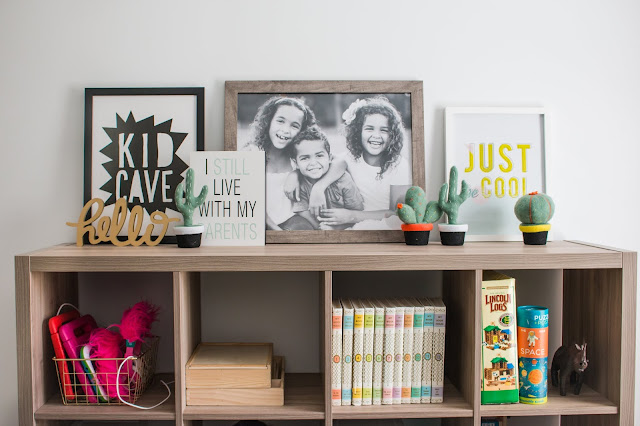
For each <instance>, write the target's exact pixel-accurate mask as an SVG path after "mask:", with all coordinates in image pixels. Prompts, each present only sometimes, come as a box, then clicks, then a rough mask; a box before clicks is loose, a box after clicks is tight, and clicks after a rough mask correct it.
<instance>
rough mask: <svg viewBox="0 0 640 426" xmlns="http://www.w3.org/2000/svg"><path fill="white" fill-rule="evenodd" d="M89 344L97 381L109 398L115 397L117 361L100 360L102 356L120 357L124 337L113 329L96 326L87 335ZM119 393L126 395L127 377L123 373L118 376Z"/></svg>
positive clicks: (116, 394) (122, 352)
mask: <svg viewBox="0 0 640 426" xmlns="http://www.w3.org/2000/svg"><path fill="white" fill-rule="evenodd" d="M89 345H90V346H91V358H97V360H95V361H93V365H94V367H95V370H96V374H97V376H98V382H99V383H100V384H101V385H102V386H103V387H104V388H105V389H106V392H107V395H108V396H109V397H110V398H117V396H118V393H117V389H116V376H117V372H118V361H116V360H101V359H104V358H122V357H123V354H124V339H123V338H122V336H121V335H120V333H117V332H115V331H111V330H108V329H106V328H97V329H95V330H93V331H92V332H91V336H90V337H89ZM119 385H120V395H123V396H125V395H128V393H129V392H128V389H127V387H126V385H127V377H126V375H124V374H121V375H120V378H119Z"/></svg>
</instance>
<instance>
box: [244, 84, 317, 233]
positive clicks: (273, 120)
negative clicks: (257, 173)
mask: <svg viewBox="0 0 640 426" xmlns="http://www.w3.org/2000/svg"><path fill="white" fill-rule="evenodd" d="M315 124H316V117H315V114H314V113H313V111H312V110H311V108H309V107H308V106H307V105H306V104H305V103H304V100H302V99H298V98H290V97H282V96H274V97H271V98H269V99H267V101H266V102H265V103H264V104H262V106H260V108H259V109H258V112H257V114H256V116H255V118H254V120H253V123H252V124H251V137H250V139H249V142H248V143H247V144H246V145H245V146H244V147H242V148H241V150H243V151H255V150H258V151H264V152H265V157H266V176H265V179H266V186H267V191H266V198H267V199H266V202H267V203H266V204H267V205H266V222H267V229H273V230H280V229H281V228H280V226H279V224H281V223H283V222H285V221H286V220H287V219H289V218H290V217H291V216H293V204H292V203H291V200H289V199H288V198H287V197H286V195H285V193H284V183H285V180H286V178H287V176H288V175H289V173H290V172H291V171H292V170H293V167H292V165H291V161H290V159H289V154H288V150H287V149H286V148H287V146H288V145H289V144H290V143H291V141H292V140H293V138H294V137H295V136H296V135H297V134H298V133H299V132H301V131H302V130H306V129H307V128H308V127H310V126H313V125H315Z"/></svg>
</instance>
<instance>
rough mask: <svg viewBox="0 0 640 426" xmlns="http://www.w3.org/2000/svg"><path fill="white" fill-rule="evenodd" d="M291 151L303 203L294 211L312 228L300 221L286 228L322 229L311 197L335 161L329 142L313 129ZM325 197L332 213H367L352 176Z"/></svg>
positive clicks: (295, 205)
mask: <svg viewBox="0 0 640 426" xmlns="http://www.w3.org/2000/svg"><path fill="white" fill-rule="evenodd" d="M288 149H289V155H290V157H291V159H292V160H293V161H294V162H295V164H296V168H297V169H298V173H299V175H300V176H299V178H300V179H299V181H300V201H296V202H294V203H293V211H294V212H295V213H296V215H297V216H299V217H302V218H304V219H306V220H307V222H309V224H310V225H311V226H312V228H307V227H306V226H305V224H303V223H301V221H300V220H297V221H295V222H297V223H296V224H295V225H294V224H292V225H293V226H291V227H285V228H288V229H289V230H301V229H320V222H319V221H318V219H317V218H316V217H315V216H314V215H313V214H311V212H310V211H309V195H310V194H311V188H313V185H314V184H315V183H316V182H317V181H318V180H319V179H320V178H321V177H322V176H324V175H325V174H326V173H327V171H328V170H329V166H330V164H331V160H332V157H331V147H330V145H329V140H328V139H327V137H326V136H325V134H324V133H322V131H321V130H320V129H319V128H317V127H309V128H308V129H306V130H304V131H302V132H300V133H298V134H297V135H296V137H295V139H294V140H293V141H292V142H291V144H290V146H289V147H288ZM324 195H325V197H326V202H327V208H329V209H347V210H364V200H363V198H362V195H361V194H360V191H359V190H358V187H357V186H356V184H355V182H354V181H353V179H352V178H351V175H350V174H349V173H348V172H345V173H344V174H343V175H342V176H341V177H340V179H338V180H336V181H335V182H333V183H332V184H331V185H329V187H328V188H327V189H326V190H325V192H324ZM292 222H293V221H292ZM301 225H302V226H301ZM352 225H353V224H346V225H341V226H332V227H330V229H345V228H348V227H350V226H352ZM323 228H324V227H323Z"/></svg>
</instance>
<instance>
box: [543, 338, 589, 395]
mask: <svg viewBox="0 0 640 426" xmlns="http://www.w3.org/2000/svg"><path fill="white" fill-rule="evenodd" d="M588 365H589V360H588V359H587V344H586V343H583V344H582V346H580V345H578V344H577V343H576V344H574V345H569V346H560V347H559V348H558V350H557V351H556V353H555V354H554V355H553V362H552V363H551V384H553V386H558V382H559V385H560V395H562V396H566V395H567V385H568V384H570V383H575V385H576V386H575V388H574V389H573V393H574V394H576V395H579V394H580V389H581V388H582V382H583V381H584V370H585V369H586V368H587V366H588Z"/></svg>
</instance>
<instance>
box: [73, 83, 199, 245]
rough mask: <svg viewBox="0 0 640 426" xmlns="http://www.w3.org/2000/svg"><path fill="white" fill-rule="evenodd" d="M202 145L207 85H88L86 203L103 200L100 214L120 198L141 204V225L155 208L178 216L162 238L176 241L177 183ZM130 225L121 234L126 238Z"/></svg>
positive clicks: (86, 99)
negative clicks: (192, 155) (96, 86)
mask: <svg viewBox="0 0 640 426" xmlns="http://www.w3.org/2000/svg"><path fill="white" fill-rule="evenodd" d="M202 150H204V88H201V87H187V88H122V89H120V88H88V89H85V154H84V202H85V203H87V202H88V201H89V200H91V199H94V198H99V199H101V200H102V201H103V202H104V204H105V208H104V212H103V213H102V216H111V215H112V213H113V209H114V204H115V202H116V200H118V199H119V198H122V197H124V198H126V200H127V204H128V209H129V211H130V210H131V208H132V207H134V206H136V205H139V206H141V207H142V208H143V210H144V221H143V224H142V229H146V226H147V224H149V223H151V222H150V220H149V215H150V214H151V213H153V212H154V211H156V210H158V211H161V212H163V213H165V214H166V215H167V216H169V217H170V218H178V219H180V222H172V223H171V224H170V227H169V229H168V231H167V233H166V235H165V237H164V238H163V240H162V242H163V243H174V242H175V233H174V232H173V227H174V225H179V224H180V223H182V215H181V214H180V212H178V211H177V209H176V207H175V200H174V194H175V190H176V186H177V185H178V184H179V183H180V182H181V181H182V180H183V178H184V175H185V173H186V170H187V168H188V167H189V155H190V153H191V152H193V151H202ZM94 209H95V206H94ZM94 212H95V210H94V211H92V214H94ZM128 217H129V215H127V220H128ZM127 227H128V224H127V223H125V226H124V227H123V228H122V231H121V232H120V234H119V238H122V239H126V235H127ZM156 228H158V227H156ZM159 231H160V230H159V229H154V234H153V235H158V234H159Z"/></svg>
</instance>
